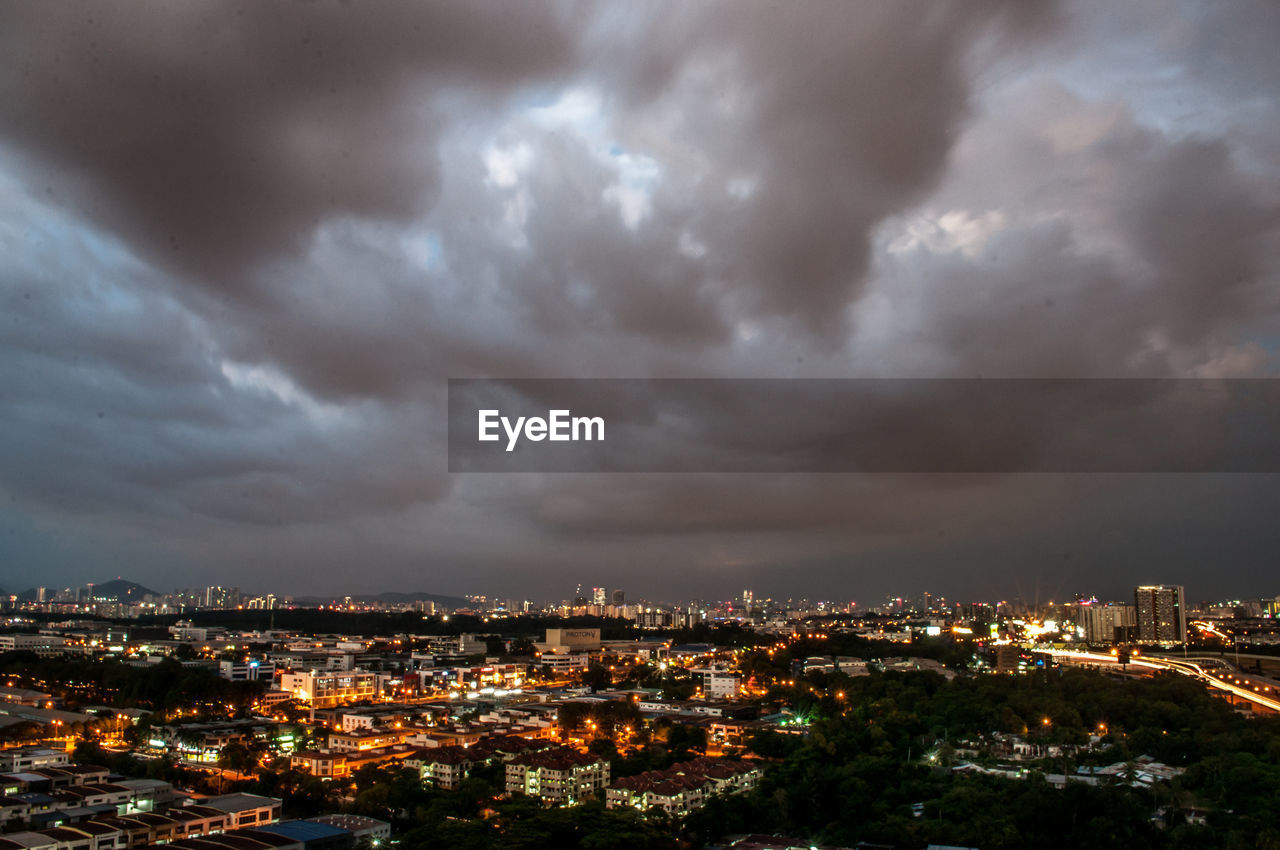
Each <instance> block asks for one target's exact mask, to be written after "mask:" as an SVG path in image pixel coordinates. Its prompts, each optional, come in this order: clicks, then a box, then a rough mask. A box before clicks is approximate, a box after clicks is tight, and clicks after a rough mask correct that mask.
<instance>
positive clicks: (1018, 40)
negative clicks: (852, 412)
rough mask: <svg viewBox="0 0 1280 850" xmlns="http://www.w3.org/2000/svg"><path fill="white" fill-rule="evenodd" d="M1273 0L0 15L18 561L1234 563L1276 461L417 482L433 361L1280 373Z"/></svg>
mask: <svg viewBox="0 0 1280 850" xmlns="http://www.w3.org/2000/svg"><path fill="white" fill-rule="evenodd" d="M1274 15H1275V5H1274V4H1270V3H1265V2H1264V3H1256V4H1231V5H1229V6H1228V5H1226V4H1220V5H1214V6H1211V7H1208V6H1191V5H1175V4H1168V3H1163V2H1159V0H1150V2H1146V0H1143V2H1137V3H1134V4H1126V5H1125V6H1123V7H1118V6H1116V5H1115V4H1111V3H1103V2H1099V3H1092V4H1090V3H1084V4H1063V5H1058V4H1044V3H1023V2H1008V3H997V2H978V3H966V4H963V5H962V4H937V3H929V4H926V3H894V4H881V3H877V4H873V3H853V2H833V3H819V2H804V3H799V4H787V5H782V4H765V3H754V2H748V3H730V4H718V3H703V2H698V3H656V4H650V3H645V4H630V3H614V4H591V5H581V6H568V5H566V6H559V5H551V4H541V3H537V4H531V3H520V4H501V5H499V4H487V3H457V4H451V3H446V4H429V5H428V4H422V5H416V4H404V5H378V6H345V5H338V4H327V3H314V4H295V5H290V4H245V5H242V6H232V5H226V4H212V3H210V4H205V3H184V4H158V3H156V4H151V3H142V4H129V5H126V4H95V5H92V6H88V5H84V6H68V5H60V4H59V5H49V4H31V5H18V4H12V5H7V6H5V7H3V9H2V10H0V105H2V106H3V108H2V109H0V248H3V250H2V251H0V255H2V256H3V257H4V260H3V262H2V264H0V286H2V287H3V293H2V294H3V299H4V300H3V304H4V308H5V310H4V315H3V316H2V317H0V322H2V323H3V325H0V327H2V328H3V334H2V335H0V340H2V341H0V347H2V348H3V354H4V357H3V359H2V360H0V370H2V371H3V383H2V384H0V386H3V387H4V390H3V392H2V393H0V411H2V412H3V418H2V419H0V429H3V439H2V440H0V452H3V456H2V460H3V468H4V469H5V475H4V477H3V480H2V481H0V485H2V487H3V493H4V495H5V496H6V497H7V501H6V502H5V503H4V505H5V510H6V511H8V512H9V515H10V516H12V517H15V518H16V519H15V520H14V522H15V523H17V524H18V525H20V526H21V534H22V535H23V540H24V541H27V542H24V543H23V544H22V546H21V547H20V549H21V552H23V553H38V552H41V551H43V552H45V553H46V554H44V555H30V556H29V559H30V560H31V561H32V562H33V563H34V562H39V563H41V564H44V563H48V564H51V565H54V567H56V569H59V570H61V571H62V572H63V573H64V574H66V575H68V576H77V577H79V578H81V579H88V580H93V579H98V578H100V577H101V576H99V575H96V574H95V573H96V572H98V571H99V570H98V565H99V564H101V563H105V562H107V561H110V562H111V563H112V564H113V569H112V570H111V572H112V573H116V572H120V569H119V568H115V564H118V563H120V562H124V563H125V564H126V568H127V564H128V563H130V562H132V561H133V560H134V558H135V556H138V558H139V559H140V562H141V561H145V562H146V563H148V564H150V565H151V567H150V568H151V569H153V570H154V573H153V574H154V575H155V576H156V577H157V580H158V581H159V582H160V583H161V584H165V585H167V584H170V583H175V582H181V583H189V582H192V583H193V582H194V581H195V579H189V578H182V579H178V578H174V577H173V576H174V573H177V572H183V571H184V570H185V572H186V574H187V575H195V573H196V572H197V571H199V570H203V571H206V572H208V571H215V572H218V573H219V574H220V575H221V572H220V571H223V570H227V571H230V572H232V573H235V577H236V578H237V579H238V580H239V581H240V582H241V583H242V584H244V585H257V586H258V587H260V589H274V590H287V589H289V588H290V586H291V585H292V586H293V587H296V586H297V585H299V584H303V583H310V584H309V586H311V585H314V586H317V587H319V586H323V587H324V588H332V589H333V590H335V591H336V590H342V589H353V587H352V585H353V583H362V585H363V586H364V587H367V588H369V589H383V588H384V587H389V586H395V587H401V588H407V587H410V586H417V587H427V588H430V589H439V590H447V591H454V592H457V591H469V590H477V589H481V588H477V587H475V583H476V582H490V583H492V585H493V586H490V587H487V588H483V590H485V591H493V590H499V591H500V592H502V593H506V592H507V589H508V588H510V590H511V592H512V593H525V594H528V595H533V596H537V597H541V596H544V595H556V596H558V595H560V593H561V590H560V588H561V587H562V586H563V585H565V584H569V583H570V582H571V579H572V580H575V581H576V580H581V579H582V578H583V573H584V572H585V571H591V572H590V574H591V575H597V574H598V575H600V578H599V580H600V581H602V582H608V583H613V581H614V580H615V579H616V580H617V581H624V580H628V579H625V578H623V577H624V576H625V577H636V576H649V577H652V582H653V585H652V586H650V587H649V588H648V589H647V590H643V591H638V592H649V593H652V594H655V595H660V594H661V591H662V590H663V588H668V589H672V590H671V595H678V594H680V593H681V592H682V590H681V589H680V587H681V586H682V584H681V583H682V582H686V583H688V585H689V586H690V587H692V586H694V585H697V586H698V588H699V591H698V592H702V593H711V592H716V589H717V588H722V587H724V586H725V585H726V584H727V585H729V586H732V585H734V584H735V583H736V582H737V581H738V580H739V578H740V577H741V578H743V579H744V580H745V579H746V578H750V580H752V581H760V582H773V583H774V585H775V587H777V586H781V585H783V584H785V583H786V582H789V581H795V582H799V581H800V578H801V577H802V575H803V576H808V577H809V579H811V581H810V584H809V586H808V587H809V592H814V589H815V588H816V589H817V591H818V592H821V590H822V588H823V587H827V586H830V587H833V588H834V587H835V585H837V584H839V585H840V586H841V588H845V587H850V586H853V585H854V584H855V583H856V582H859V581H865V580H870V576H871V575H872V574H873V573H874V572H875V571H876V570H877V569H879V570H881V571H888V573H889V574H890V575H891V576H913V577H916V578H919V579H920V580H921V581H924V580H928V579H929V578H930V577H931V576H932V577H935V578H936V577H940V576H945V575H947V574H949V571H950V570H952V569H953V568H954V569H955V570H957V571H959V572H961V573H962V574H963V575H964V576H965V577H966V579H965V580H966V582H967V583H968V584H970V585H974V586H975V587H976V586H977V585H979V584H981V582H983V581H987V582H988V586H995V585H1004V584H1005V583H1006V580H1007V578H1008V576H1009V575H1011V574H1013V571H1014V570H1016V569H1018V568H1021V567H1025V566H1027V565H1029V564H1037V563H1039V564H1048V563H1051V564H1053V565H1054V566H1055V568H1057V569H1065V568H1064V567H1063V564H1064V563H1066V561H1065V560H1064V556H1063V552H1066V551H1072V552H1076V553H1080V552H1081V551H1083V550H1082V549H1081V548H1080V545H1079V541H1081V540H1086V541H1089V542H1090V544H1091V545H1092V547H1093V548H1091V549H1088V550H1087V552H1088V557H1087V558H1086V557H1085V556H1083V555H1079V554H1077V556H1076V557H1075V558H1074V559H1073V560H1071V561H1070V567H1069V569H1068V570H1067V572H1066V573H1064V574H1066V575H1075V576H1079V577H1081V578H1082V580H1087V581H1102V582H1106V581H1108V580H1109V579H1108V578H1107V577H1108V576H1112V577H1113V578H1112V579H1110V580H1118V581H1120V583H1121V584H1122V585H1123V584H1124V583H1125V582H1128V581H1129V579H1128V578H1123V579H1114V577H1115V576H1127V575H1129V570H1130V568H1131V567H1132V566H1133V563H1134V562H1135V561H1137V560H1140V559H1141V557H1142V553H1143V551H1144V547H1145V551H1148V552H1153V553H1154V552H1159V553H1160V554H1161V557H1164V558H1166V560H1167V561H1168V562H1169V564H1170V565H1171V566H1170V570H1173V571H1175V572H1176V571H1177V570H1182V573H1179V576H1183V575H1192V574H1193V568H1192V567H1191V566H1190V565H1191V562H1192V559H1194V558H1203V556H1204V553H1206V552H1209V551H1212V548H1213V546H1214V545H1218V546H1226V545H1227V544H1228V543H1230V546H1229V547H1228V548H1230V551H1232V553H1233V557H1234V558H1235V559H1236V561H1237V562H1238V563H1239V564H1242V565H1248V569H1247V570H1246V569H1245V567H1244V566H1242V567H1240V572H1239V575H1242V576H1243V575H1245V574H1246V572H1248V570H1253V572H1248V575H1250V576H1254V575H1255V574H1256V573H1257V565H1258V564H1260V563H1262V559H1263V557H1264V555H1265V553H1266V552H1267V551H1268V549H1269V547H1271V549H1270V550H1271V551H1274V549H1273V544H1274V534H1271V535H1268V533H1266V532H1265V531H1264V529H1265V528H1266V525H1265V522H1263V521H1262V520H1261V518H1262V517H1263V516H1264V515H1266V514H1267V513H1268V511H1271V513H1272V514H1273V513H1274V511H1273V510H1272V509H1273V508H1274V507H1275V502H1276V498H1275V490H1274V487H1271V486H1269V485H1267V484H1266V482H1265V481H1263V482H1261V483H1259V482H1258V481H1253V482H1252V483H1250V484H1248V486H1245V485H1243V484H1242V485H1239V486H1236V485H1232V486H1225V485H1224V486H1223V487H1220V488H1217V489H1215V488H1213V487H1208V486H1207V485H1204V484H1203V482H1200V483H1197V484H1194V485H1192V484H1188V483H1186V482H1185V481H1183V482H1181V483H1179V482H1178V481H1171V482H1169V484H1168V487H1167V488H1164V487H1161V486H1160V485H1159V483H1158V482H1157V483H1156V484H1152V483H1151V482H1150V481H1146V482H1142V481H1137V482H1135V480H1133V479H1126V478H1123V477H1106V478H1105V479H1103V478H1099V479H1090V480H1084V479H1083V478H1080V479H1071V478H1070V477H1065V478H1063V477H1059V478H1050V479H1044V480H1032V479H1030V478H1028V477H1024V476H1002V477H995V476H981V477H967V476H879V477H874V478H859V479H854V478H844V477H840V476H810V477H800V476H797V477H794V478H784V477H781V476H778V477H769V476H758V477H750V479H749V480H748V479H746V478H738V477H737V476H734V477H733V478H732V479H731V480H729V481H726V480H724V479H723V478H714V477H712V478H705V479H704V478H694V477H689V476H680V477H676V476H669V477H662V476H627V477H625V478H623V477H608V478H606V477H599V478H586V477H580V476H562V477H555V476H536V475H534V476H511V477H501V476H495V477H494V478H493V479H487V478H485V477H471V476H460V477H452V478H451V477H449V476H448V475H446V473H445V445H444V440H443V418H444V404H443V400H444V384H443V379H444V378H446V377H565V376H572V377H587V376H603V377H620V376H636V377H649V376H662V377H667V376H671V377H687V376H732V377H745V376H750V377H764V376H771V377H847V376H892V377H901V376H913V377H934V376H948V377H950V376H960V377H973V376H978V375H982V376H986V377H1008V376H1018V377H1078V376H1088V377H1116V376H1126V377H1127V376H1206V377H1208V376H1257V375H1269V374H1274V368H1275V356H1274V352H1275V350H1276V347H1277V340H1280V322H1278V321H1277V317H1278V315H1280V309H1278V308H1280V305H1277V303H1276V299H1277V295H1276V293H1277V292H1280V289H1278V288H1277V286H1276V282H1277V277H1276V275H1277V268H1278V267H1280V263H1278V261H1277V247H1278V246H1277V234H1276V210H1277V198H1278V197H1280V157H1278V156H1277V154H1278V152H1280V148H1277V147H1276V145H1275V141H1274V140H1275V138H1280V132H1277V127H1276V119H1275V116H1276V114H1278V113H1277V110H1276V109H1275V105H1276V103H1275V101H1276V94H1275V93H1276V92H1280V80H1277V79H1276V76H1277V65H1276V61H1277V60H1276V53H1275V51H1274V50H1272V49H1271V45H1270V43H1269V40H1268V38H1267V37H1266V34H1269V33H1270V32H1273V31H1274ZM99 413H102V414H103V415H102V417H101V418H99V416H98V414H99ZM759 421H760V422H763V423H765V424H766V425H767V424H769V423H774V424H776V425H777V426H778V427H782V428H785V427H789V422H788V420H787V411H786V410H784V409H768V410H762V411H761V415H760V420H759ZM749 424H750V423H748V425H749ZM1055 433H1056V435H1057V436H1058V437H1060V438H1061V439H1064V440H1071V439H1072V438H1073V437H1075V438H1078V437H1080V435H1081V434H1083V433H1087V431H1072V430H1068V429H1062V430H1060V431H1057V432H1055ZM745 436H746V437H749V435H745ZM744 439H745V437H744ZM1101 505H1105V506H1106V509H1105V510H1104V509H1103V508H1101V507H1099V506H1101ZM1144 512H1145V514H1149V516H1151V517H1157V518H1158V517H1159V516H1161V515H1167V516H1171V517H1175V518H1176V522H1177V523H1178V524H1179V529H1178V533H1179V535H1180V536H1181V537H1194V538H1195V539H1194V540H1193V539H1186V540H1183V545H1180V546H1177V547H1174V546H1170V545H1166V544H1165V543H1164V542H1163V538H1161V534H1162V533H1163V532H1162V530H1161V528H1160V526H1159V522H1158V521H1157V520H1152V521H1145V522H1144V520H1143V519H1142V518H1143V516H1144ZM1229 514H1230V515H1234V516H1236V517H1239V518H1240V519H1239V524H1238V527H1239V530H1240V534H1241V535H1242V536H1243V537H1244V538H1245V540H1244V542H1239V543H1231V541H1230V537H1231V529H1232V522H1231V519H1230V517H1229ZM1197 517H1199V518H1201V520H1202V521H1201V522H1200V523H1199V524H1200V525H1202V526H1203V527H1204V528H1205V529H1206V530H1205V531H1204V533H1203V534H1201V535H1200V536H1198V537H1197V536H1196V534H1195V526H1196V525H1197V522H1196V518H1197ZM1126 522H1127V523H1129V524H1128V526H1127V527H1128V528H1131V529H1132V534H1131V535H1130V536H1128V537H1126V536H1125V534H1124V530H1123V528H1122V526H1124V524H1125V523H1126ZM1108 523H1110V525H1108ZM11 533H14V536H15V537H17V536H19V535H18V534H17V533H15V532H11ZM40 534H43V535H45V536H46V537H58V538H59V539H61V538H62V537H65V538H66V539H67V540H68V541H70V542H67V543H66V545H59V546H45V547H43V548H42V547H40V546H39V545H35V544H33V543H31V542H30V541H31V540H33V539H34V538H35V537H37V536H38V535H40ZM60 536H61V537H60ZM1073 541H1075V543H1074V545H1073ZM15 551H17V550H15ZM95 552H101V553H103V554H102V556H101V557H102V559H103V560H102V561H94V560H93V557H94V556H93V555H92V554H91V553H95ZM87 553H88V554H87ZM42 558H43V559H45V560H43V561H42V560H41V559H42ZM29 559H28V556H27V555H23V563H24V564H25V563H27V561H28V560H29ZM13 562H14V563H16V562H17V561H13ZM229 565H230V566H229ZM526 567H527V568H529V569H528V570H525V569H524V568H526ZM606 574H607V575H606ZM695 574H696V575H695ZM984 576H986V577H987V578H983V577H984ZM992 576H995V577H996V578H991V577H992ZM140 578H146V577H145V576H140ZM1142 578H1143V579H1144V580H1166V576H1164V575H1146V574H1144V575H1143V577H1142ZM0 579H4V580H3V581H0V584H4V585H5V586H6V587H8V586H9V585H12V584H15V582H14V581H11V580H9V578H8V576H0ZM549 581H554V582H561V583H562V584H560V585H557V587H556V588H554V589H552V588H549V587H547V582H549ZM636 581H639V579H638V578H637V579H636ZM883 581H888V579H884V580H883ZM913 581H914V579H913ZM632 586H633V587H634V584H633V585H632ZM901 590H902V589H899V592H901ZM565 592H567V591H565ZM840 592H841V590H837V589H833V590H831V591H830V595H839V594H840ZM975 592H977V591H975ZM997 592H998V591H997Z"/></svg>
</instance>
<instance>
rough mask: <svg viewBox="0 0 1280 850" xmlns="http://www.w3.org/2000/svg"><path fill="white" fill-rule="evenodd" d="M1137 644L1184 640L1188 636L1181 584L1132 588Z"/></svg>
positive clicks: (1184, 601) (1180, 641) (1185, 601)
mask: <svg viewBox="0 0 1280 850" xmlns="http://www.w3.org/2000/svg"><path fill="white" fill-rule="evenodd" d="M1133 601H1134V607H1135V608H1136V609H1137V615H1138V642H1139V643H1183V642H1185V641H1186V639H1187V600H1186V594H1185V592H1184V591H1183V589H1182V585H1180V584H1179V585H1166V584H1157V585H1143V586H1140V587H1135V588H1134V589H1133Z"/></svg>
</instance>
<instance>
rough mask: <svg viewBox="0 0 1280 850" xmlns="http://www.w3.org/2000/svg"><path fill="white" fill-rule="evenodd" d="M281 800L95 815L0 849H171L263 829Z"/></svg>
mask: <svg viewBox="0 0 1280 850" xmlns="http://www.w3.org/2000/svg"><path fill="white" fill-rule="evenodd" d="M280 806H281V801H280V800H278V799H276V798H274V797H260V796H258V795H256V794H225V795H223V796H220V797H210V798H208V799H205V800H202V801H200V803H198V804H194V805H188V806H174V807H170V808H167V809H165V810H164V811H163V813H161V812H135V813H132V814H127V815H117V814H107V813H97V814H90V816H88V817H84V818H81V817H77V816H76V813H74V812H64V813H63V819H61V820H58V821H56V822H55V823H52V824H50V825H48V826H46V827H45V828H43V829H36V830H22V831H15V832H9V833H6V834H4V835H0V850H9V848H18V847H22V848H27V850H127V848H134V847H149V846H151V845H157V844H170V843H171V842H177V841H180V840H182V839H190V838H197V837H206V836H211V835H218V834H221V833H224V832H228V831H230V830H236V829H249V828H260V827H265V826H267V825H269V824H273V823H276V822H278V821H279V820H280Z"/></svg>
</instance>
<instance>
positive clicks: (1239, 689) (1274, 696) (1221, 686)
mask: <svg viewBox="0 0 1280 850" xmlns="http://www.w3.org/2000/svg"><path fill="white" fill-rule="evenodd" d="M1032 651H1033V652H1039V653H1044V654H1046V655H1048V656H1050V657H1051V658H1053V659H1054V660H1056V661H1066V662H1067V663H1076V664H1106V665H1115V666H1119V661H1118V660H1117V659H1116V657H1115V656H1114V655H1110V654H1108V653H1102V652H1080V651H1078V650H1070V649H1053V648H1048V647H1046V648H1040V649H1034V650H1032ZM1129 665H1130V666H1132V667H1145V668H1148V669H1152V670H1172V671H1173V672H1175V673H1181V674H1182V675H1184V676H1190V677H1191V678H1193V679H1198V680H1200V681H1201V682H1203V683H1204V684H1206V685H1208V686H1209V687H1211V688H1216V689H1217V690H1220V691H1225V692H1226V693H1229V694H1232V695H1233V696H1237V697H1239V698H1241V699H1244V700H1248V701H1249V702H1251V703H1253V704H1255V705H1260V706H1262V707H1264V708H1267V709H1270V710H1271V711H1277V712H1280V694H1278V693H1277V692H1276V689H1275V688H1273V687H1271V686H1270V685H1265V684H1261V683H1259V684H1252V683H1251V680H1250V679H1248V678H1247V677H1245V676H1244V675H1243V674H1240V673H1238V672H1237V671H1235V670H1234V669H1233V668H1230V667H1229V665H1226V664H1224V663H1223V661H1222V660H1221V659H1217V658H1161V657H1158V656H1146V655H1139V656H1133V657H1131V658H1130V659H1129ZM1206 668H1216V669H1215V671H1214V672H1210V671H1209V669H1206Z"/></svg>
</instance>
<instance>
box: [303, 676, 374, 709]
mask: <svg viewBox="0 0 1280 850" xmlns="http://www.w3.org/2000/svg"><path fill="white" fill-rule="evenodd" d="M379 680H380V674H378V673H365V672H358V671H340V672H327V671H326V672H319V671H309V672H306V673H282V674H281V675H280V690H282V691H288V692H289V693H291V694H292V695H293V697H294V699H297V700H299V701H301V702H305V703H307V704H309V705H311V706H313V707H315V708H326V707H330V706H335V705H341V704H342V703H347V702H358V701H360V700H371V699H374V698H376V697H377V696H378V692H379Z"/></svg>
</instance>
